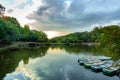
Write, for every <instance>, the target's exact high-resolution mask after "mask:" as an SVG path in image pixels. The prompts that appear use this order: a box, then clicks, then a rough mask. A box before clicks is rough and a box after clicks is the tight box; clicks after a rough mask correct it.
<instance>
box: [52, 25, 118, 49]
mask: <svg viewBox="0 0 120 80" xmlns="http://www.w3.org/2000/svg"><path fill="white" fill-rule="evenodd" d="M50 42H51V43H66V44H69V43H86V42H97V43H100V46H101V47H103V48H107V49H111V50H114V51H120V26H118V25H110V26H103V27H96V28H94V29H93V31H91V32H87V31H86V32H76V33H71V34H68V35H65V36H60V37H55V38H52V39H51V40H50Z"/></svg>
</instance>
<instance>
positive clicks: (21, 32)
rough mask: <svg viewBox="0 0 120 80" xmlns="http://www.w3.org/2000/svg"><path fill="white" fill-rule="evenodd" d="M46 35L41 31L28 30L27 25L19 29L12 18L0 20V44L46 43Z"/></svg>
mask: <svg viewBox="0 0 120 80" xmlns="http://www.w3.org/2000/svg"><path fill="white" fill-rule="evenodd" d="M47 40H48V39H47V35H46V34H45V33H44V32H42V31H36V30H30V28H29V25H25V26H24V27H21V26H20V24H19V23H18V21H17V19H16V18H14V17H6V18H5V19H2V18H0V44H6V43H7V44H8V43H10V42H14V41H15V42H16V41H24V42H42V43H44V42H47Z"/></svg>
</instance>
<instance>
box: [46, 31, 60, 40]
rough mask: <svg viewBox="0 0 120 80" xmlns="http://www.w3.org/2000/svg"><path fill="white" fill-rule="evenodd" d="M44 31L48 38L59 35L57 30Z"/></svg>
mask: <svg viewBox="0 0 120 80" xmlns="http://www.w3.org/2000/svg"><path fill="white" fill-rule="evenodd" d="M44 32H45V33H46V34H47V36H48V38H49V39H51V38H53V37H56V36H58V35H60V33H59V32H57V31H44Z"/></svg>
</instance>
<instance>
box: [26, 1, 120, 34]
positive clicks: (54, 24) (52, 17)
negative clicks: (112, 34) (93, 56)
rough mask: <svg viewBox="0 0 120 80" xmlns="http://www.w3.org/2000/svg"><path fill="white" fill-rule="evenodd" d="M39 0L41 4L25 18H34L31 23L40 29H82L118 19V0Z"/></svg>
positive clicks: (119, 8) (119, 13)
mask: <svg viewBox="0 0 120 80" xmlns="http://www.w3.org/2000/svg"><path fill="white" fill-rule="evenodd" d="M41 1H42V5H41V6H39V8H38V9H37V10H36V11H34V12H33V13H32V14H29V15H28V16H27V18H28V19H30V20H35V21H36V22H34V23H31V25H32V26H34V28H38V29H42V30H58V31H64V32H65V31H67V32H72V31H84V30H91V28H92V26H93V25H106V24H114V23H113V22H114V21H118V20H120V7H119V5H120V1H119V0H114V1H113V0H51V1H50V0H41ZM118 23H119V22H118Z"/></svg>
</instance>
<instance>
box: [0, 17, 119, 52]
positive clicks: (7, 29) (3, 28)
mask: <svg viewBox="0 0 120 80" xmlns="http://www.w3.org/2000/svg"><path fill="white" fill-rule="evenodd" d="M17 41H22V42H41V43H65V44H69V43H86V42H88V43H89V42H96V43H100V46H101V47H103V48H107V49H111V50H114V51H120V26H118V25H109V26H102V27H96V28H94V29H93V30H92V31H91V32H87V31H85V32H76V33H71V34H68V35H65V36H59V37H55V38H52V39H51V40H48V38H47V35H46V34H45V33H44V32H42V31H36V30H30V29H29V25H25V26H24V27H21V26H20V24H19V23H18V21H17V19H16V18H14V17H5V19H2V18H0V44H8V43H11V42H17Z"/></svg>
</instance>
